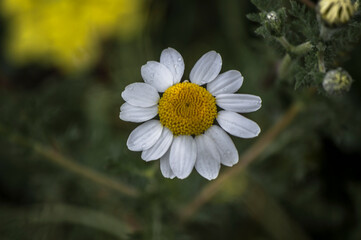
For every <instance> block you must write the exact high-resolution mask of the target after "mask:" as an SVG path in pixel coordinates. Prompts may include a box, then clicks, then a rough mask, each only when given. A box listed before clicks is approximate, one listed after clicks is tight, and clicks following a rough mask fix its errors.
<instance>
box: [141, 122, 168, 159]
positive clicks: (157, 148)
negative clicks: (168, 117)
mask: <svg viewBox="0 0 361 240" xmlns="http://www.w3.org/2000/svg"><path fill="white" fill-rule="evenodd" d="M172 141H173V133H172V132H171V131H170V130H169V129H168V128H166V127H163V131H162V134H161V135H160V137H159V139H158V141H157V142H156V143H155V144H154V145H153V147H151V148H149V149H147V150H144V151H143V152H142V159H143V160H144V161H151V160H156V159H159V158H161V157H162V156H163V155H164V154H165V153H166V152H167V151H168V149H169V146H170V145H171V144H172Z"/></svg>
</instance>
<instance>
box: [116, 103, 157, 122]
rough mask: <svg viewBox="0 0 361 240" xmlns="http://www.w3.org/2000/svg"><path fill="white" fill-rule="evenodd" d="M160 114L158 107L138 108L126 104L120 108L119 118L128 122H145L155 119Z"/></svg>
mask: <svg viewBox="0 0 361 240" xmlns="http://www.w3.org/2000/svg"><path fill="white" fill-rule="evenodd" d="M157 114H158V106H157V105H155V106H152V107H146V108H144V107H136V106H133V105H131V104H129V103H124V104H123V105H122V106H121V107H120V114H119V118H120V119H122V120H123V121H128V122H145V121H148V120H149V119H152V118H154V117H155V116H157Z"/></svg>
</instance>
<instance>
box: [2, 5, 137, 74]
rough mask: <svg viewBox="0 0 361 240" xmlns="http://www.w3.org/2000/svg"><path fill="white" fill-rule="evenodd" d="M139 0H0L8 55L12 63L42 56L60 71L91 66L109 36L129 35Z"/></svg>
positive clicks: (132, 30) (135, 23)
mask: <svg viewBox="0 0 361 240" xmlns="http://www.w3.org/2000/svg"><path fill="white" fill-rule="evenodd" d="M140 1H141V0H102V1H98V0H77V1H74V0H47V1H41V0H3V1H2V4H1V3H0V4H1V5H0V9H1V10H0V11H2V14H3V15H4V16H5V17H6V18H7V19H8V20H9V21H8V22H9V25H10V26H9V30H10V31H9V35H8V38H7V54H8V56H9V58H10V59H11V60H13V61H15V62H17V63H24V62H27V61H31V60H42V61H44V62H46V63H51V64H54V65H56V66H58V67H60V68H62V69H63V70H65V71H74V70H78V69H81V68H85V67H87V66H90V65H91V64H92V63H94V61H95V60H96V59H97V56H98V54H99V43H100V41H101V40H102V39H104V38H107V37H109V36H112V35H113V36H115V35H118V36H120V37H122V38H130V37H132V36H133V35H134V34H135V33H136V32H137V31H138V30H139V29H140V26H141V14H140V11H141V2H140Z"/></svg>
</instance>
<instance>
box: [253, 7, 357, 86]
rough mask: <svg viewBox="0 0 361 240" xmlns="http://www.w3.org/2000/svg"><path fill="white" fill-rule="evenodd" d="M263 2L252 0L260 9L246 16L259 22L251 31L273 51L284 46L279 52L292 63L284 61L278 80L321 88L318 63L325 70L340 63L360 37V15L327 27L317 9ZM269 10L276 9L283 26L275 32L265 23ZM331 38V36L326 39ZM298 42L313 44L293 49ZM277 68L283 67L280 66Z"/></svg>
mask: <svg viewBox="0 0 361 240" xmlns="http://www.w3.org/2000/svg"><path fill="white" fill-rule="evenodd" d="M264 2H266V1H254V2H253V3H254V4H255V6H257V8H258V9H259V10H260V11H261V12H260V13H259V14H258V15H257V14H255V13H253V14H249V15H248V16H247V17H248V18H249V19H250V20H252V21H256V22H258V23H260V26H259V27H258V28H257V29H256V30H255V33H257V34H258V35H261V36H262V37H264V38H265V40H266V41H268V42H269V43H270V44H271V45H272V46H274V48H275V49H277V51H278V50H279V47H280V46H279V44H281V45H282V46H283V48H284V50H283V52H285V53H286V54H289V55H290V56H291V58H292V63H287V66H289V67H287V73H283V72H281V73H280V74H279V75H280V77H281V80H282V78H287V79H288V81H289V82H291V83H293V84H294V86H295V89H298V88H300V87H316V88H317V89H318V91H320V92H322V91H323V89H322V85H321V83H322V78H323V73H324V70H321V68H320V66H319V65H320V64H322V65H325V66H326V69H325V70H331V69H332V68H335V67H338V66H340V64H342V59H345V57H346V56H347V52H349V51H351V50H352V48H354V47H355V44H356V43H357V42H358V41H359V39H360V35H361V28H360V24H361V22H360V18H359V17H358V16H356V17H354V18H353V19H352V20H351V21H350V22H349V23H347V24H346V25H343V26H339V27H337V28H336V29H331V28H329V27H327V26H325V25H324V23H323V22H322V21H321V20H320V18H319V16H317V9H316V11H312V10H310V9H309V8H307V7H306V6H305V5H302V4H300V3H299V2H296V1H293V0H290V1H289V2H290V4H289V6H288V7H287V10H285V7H284V6H283V7H282V5H281V6H280V5H279V4H278V5H277V4H274V3H264ZM270 2H272V1H270ZM278 3H280V1H279V2H278ZM277 7H278V8H277ZM270 10H274V11H276V13H277V15H278V16H279V19H281V21H282V26H284V27H282V31H280V33H278V34H275V32H272V31H271V30H270V29H269V27H268V26H267V17H266V16H267V13H268V11H270ZM280 37H281V38H283V39H281V40H282V41H280ZM331 38H332V40H330V39H331ZM285 41H286V44H285ZM302 43H310V44H312V45H313V47H312V48H309V49H308V50H307V51H306V52H307V54H305V55H304V53H305V51H302V53H299V52H297V51H295V49H297V47H300V46H301V45H302ZM320 46H321V47H320ZM320 56H322V59H320ZM282 66H284V64H283V65H282ZM317 66H318V67H317ZM280 70H281V71H283V70H284V68H281V69H280Z"/></svg>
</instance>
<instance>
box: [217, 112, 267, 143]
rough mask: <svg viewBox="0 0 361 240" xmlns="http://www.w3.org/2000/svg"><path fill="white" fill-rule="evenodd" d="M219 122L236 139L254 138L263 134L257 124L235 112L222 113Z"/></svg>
mask: <svg viewBox="0 0 361 240" xmlns="http://www.w3.org/2000/svg"><path fill="white" fill-rule="evenodd" d="M217 121H218V123H219V125H220V126H221V127H222V128H223V129H224V130H226V132H228V133H229V134H232V135H233V136H236V137H241V138H253V137H256V136H258V134H259V133H260V132H261V129H260V128H259V126H258V124H257V123H255V122H254V121H252V120H249V119H248V118H245V117H243V116H242V115H240V114H238V113H235V112H229V111H220V112H218V116H217Z"/></svg>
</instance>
